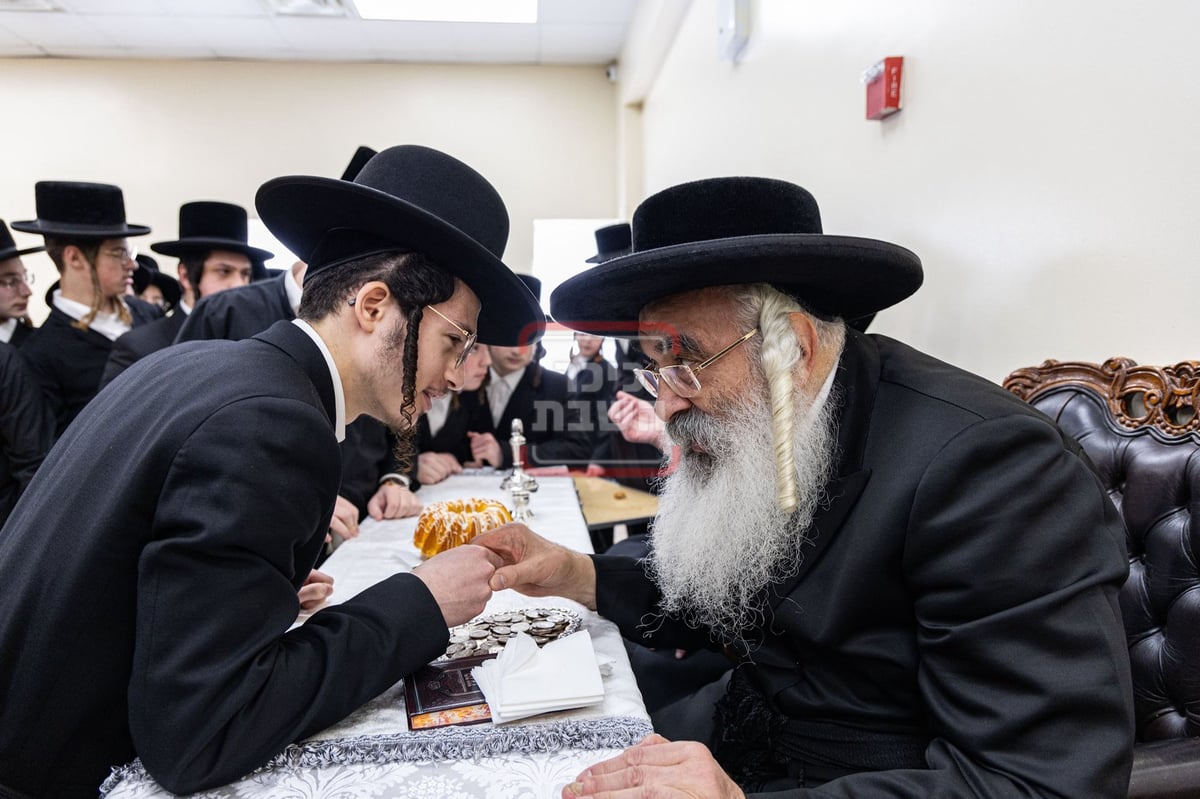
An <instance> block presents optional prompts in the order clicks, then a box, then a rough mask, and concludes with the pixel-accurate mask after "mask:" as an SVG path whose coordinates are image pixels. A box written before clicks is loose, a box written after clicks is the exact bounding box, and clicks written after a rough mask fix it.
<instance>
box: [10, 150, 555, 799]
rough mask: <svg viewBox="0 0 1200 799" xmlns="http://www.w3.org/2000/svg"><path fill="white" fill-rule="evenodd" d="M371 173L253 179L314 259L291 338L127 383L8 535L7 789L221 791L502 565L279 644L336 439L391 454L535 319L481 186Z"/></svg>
mask: <svg viewBox="0 0 1200 799" xmlns="http://www.w3.org/2000/svg"><path fill="white" fill-rule="evenodd" d="M377 159H378V160H377V161H373V162H372V163H371V164H369V165H368V166H367V167H365V168H364V169H363V171H362V172H361V173H360V174H359V176H358V177H357V178H356V181H355V182H354V183H350V182H347V181H338V180H332V179H325V178H319V177H312V176H293V177H285V178H276V179H275V180H272V181H269V182H268V183H266V184H264V185H263V186H262V187H261V188H260V189H259V192H258V195H257V201H256V204H257V208H258V210H259V213H260V215H261V217H262V219H263V221H264V222H265V223H266V224H267V226H268V227H269V228H270V230H271V231H272V232H273V233H274V234H275V236H276V237H278V238H279V240H280V241H282V242H284V243H285V244H286V245H287V247H288V248H289V249H290V250H292V251H293V252H297V253H302V254H303V257H304V258H305V260H306V262H307V263H308V264H309V271H308V274H307V275H306V278H305V292H304V300H303V303H302V304H301V307H300V318H299V319H298V320H296V321H294V322H278V323H276V324H275V325H274V326H272V327H271V328H270V329H269V330H267V331H266V332H264V333H261V334H260V335H258V336H255V337H254V338H251V339H246V340H242V341H237V342H230V341H210V342H198V343H194V344H187V345H181V346H180V347H179V348H175V349H168V350H163V351H161V352H158V353H155V354H153V355H151V356H149V357H147V358H144V359H142V361H139V362H138V363H136V364H134V365H133V366H131V367H130V368H129V370H128V373H127V374H126V375H124V376H123V377H122V378H121V379H120V380H117V381H115V382H114V383H113V385H111V386H110V387H109V388H108V389H106V390H105V391H104V392H103V393H102V394H100V395H99V397H97V399H96V401H95V403H94V404H93V405H91V406H89V407H88V408H87V409H86V410H85V411H84V412H83V414H81V415H80V417H79V419H78V420H77V424H75V425H72V427H71V428H70V430H68V432H67V434H66V435H65V436H64V437H63V438H62V439H61V440H60V441H59V442H58V445H57V446H56V447H55V448H54V450H53V451H52V452H51V455H50V456H49V458H48V459H47V461H46V462H45V464H44V466H43V468H42V469H41V470H40V471H39V472H38V474H37V475H36V476H35V477H34V480H33V482H32V483H31V484H30V487H29V489H28V491H26V493H25V495H24V496H23V497H22V498H21V500H20V502H18V504H17V507H16V510H15V511H14V513H13V515H12V516H11V517H10V518H9V521H8V524H7V525H5V527H4V528H3V530H0V584H3V586H4V601H5V612H4V613H3V614H0V696H3V697H4V701H3V702H2V703H0V794H3V795H5V796H8V795H11V794H12V793H14V792H15V793H17V794H25V795H28V796H35V797H40V796H58V795H66V796H85V795H95V793H96V789H97V786H98V785H99V784H100V783H101V781H103V780H104V778H105V777H106V776H107V775H108V773H109V769H110V768H111V767H113V766H117V765H120V764H122V763H125V762H127V761H129V760H132V759H133V758H134V757H135V756H136V757H139V758H140V759H141V762H142V764H143V765H144V766H145V768H146V770H147V771H148V772H149V773H150V774H151V776H153V777H154V778H155V779H156V780H158V782H159V783H160V784H161V785H162V786H163V787H164V788H166V789H167V790H169V791H171V792H173V793H191V792H195V791H200V790H204V789H207V788H212V787H215V786H218V785H222V784H225V783H228V782H230V781H233V780H235V779H238V778H240V777H242V776H243V775H245V774H247V773H248V772H250V771H251V770H253V769H254V768H256V767H258V766H260V765H262V764H263V763H265V762H266V761H267V760H269V759H270V758H271V757H272V756H274V755H275V754H276V753H278V752H280V751H281V750H282V749H283V748H284V747H285V746H287V745H288V744H289V743H291V742H293V741H295V740H297V739H300V738H303V737H306V736H308V735H311V734H313V733H315V732H317V731H319V730H321V729H324V728H325V727H328V726H329V725H331V724H333V723H335V722H337V721H339V720H340V719H342V718H344V717H345V716H346V715H347V714H349V713H350V712H351V711H353V710H355V709H356V708H357V707H359V706H360V705H362V704H363V703H364V702H366V701H367V700H369V699H371V698H373V697H375V696H377V695H379V693H380V692H382V691H383V690H384V689H386V688H388V687H389V686H391V685H393V684H395V683H396V681H397V680H399V679H401V678H403V677H404V676H405V675H407V674H408V673H410V672H412V671H413V670H415V669H416V668H418V667H419V666H421V665H423V664H425V663H427V662H429V661H430V660H432V659H433V658H434V657H436V656H437V655H438V654H439V653H440V652H442V651H443V650H444V649H445V647H446V644H447V642H448V638H449V633H448V629H447V627H448V626H450V625H455V624H460V623H462V622H465V621H466V620H468V619H470V618H471V617H473V616H474V615H476V614H478V613H479V612H480V611H482V609H483V607H484V603H485V602H486V601H487V599H488V598H489V597H490V596H491V591H490V590H489V588H488V578H489V577H490V576H491V574H492V573H493V570H494V562H498V559H495V558H494V556H493V555H492V554H491V553H489V552H487V551H486V550H484V549H482V548H480V547H473V546H463V547H458V548H456V549H452V550H449V551H448V552H445V553H442V554H441V555H438V556H437V557H434V558H431V559H429V560H427V561H425V562H424V563H423V564H422V565H420V566H419V567H418V568H417V569H415V570H413V572H412V573H411V574H408V573H404V574H396V575H393V576H391V577H388V578H387V579H385V580H383V581H381V582H379V583H377V584H376V585H374V586H372V587H370V588H368V589H367V590H365V591H363V592H362V593H360V594H358V595H357V596H355V597H353V598H351V599H349V600H347V601H346V602H344V603H342V604H340V605H335V606H332V607H328V608H325V609H323V610H321V611H320V612H318V613H315V614H313V615H312V616H311V617H310V618H309V619H308V620H307V621H306V622H305V623H304V624H303V625H301V626H299V627H296V628H295V629H289V628H290V627H291V626H292V624H293V622H295V621H296V617H297V611H298V603H297V598H296V597H297V595H296V592H297V589H298V588H299V587H300V584H301V583H302V581H303V580H304V579H305V578H306V576H307V575H308V574H309V571H310V569H311V568H312V565H313V562H314V561H315V559H316V557H317V553H318V552H319V551H320V550H321V548H322V546H323V543H324V538H325V533H326V530H328V528H329V519H330V516H331V514H332V512H333V507H334V502H335V499H336V496H337V490H338V483H339V478H340V474H339V468H338V462H339V459H340V458H339V453H338V446H337V444H338V439H339V438H340V437H341V435H342V434H343V431H344V429H345V425H346V423H347V422H348V421H351V420H353V419H355V418H357V417H358V416H359V415H364V414H365V415H370V416H372V417H373V418H376V419H379V420H381V421H383V422H384V423H386V424H387V425H388V426H389V427H390V428H392V429H393V430H395V432H396V434H397V436H398V438H399V439H400V440H401V441H402V442H403V441H405V440H406V439H407V438H408V437H409V436H411V431H412V428H413V425H414V423H415V419H416V416H417V414H419V413H420V412H421V411H423V410H424V409H425V408H426V407H427V405H428V403H429V401H430V400H431V399H432V398H434V397H436V396H438V395H440V394H442V393H444V392H446V391H448V390H454V389H457V388H459V384H460V381H461V380H462V361H463V359H464V357H465V355H466V352H467V350H469V349H470V348H471V346H472V345H473V344H474V340H475V337H476V329H477V330H478V335H479V336H480V337H482V338H483V339H484V340H490V341H494V342H500V343H506V342H513V341H516V339H517V337H518V334H519V333H520V331H521V330H522V328H523V327H524V326H525V325H527V324H529V323H532V322H533V321H535V320H536V319H538V318H540V314H541V311H540V309H539V308H538V305H537V302H536V300H534V299H533V297H532V296H531V295H530V294H529V292H528V290H527V289H526V288H525V287H524V285H523V284H522V283H521V282H520V281H518V280H517V279H516V277H515V276H513V275H512V273H511V272H510V271H509V270H508V268H507V267H506V266H505V265H504V264H503V263H502V262H501V261H500V257H501V256H502V254H503V250H504V245H505V243H506V240H507V237H508V215H507V212H506V210H505V208H504V204H503V201H502V200H501V199H500V196H499V194H497V193H496V191H495V189H494V188H492V186H491V184H489V183H488V182H487V181H486V180H485V179H484V178H483V177H482V176H481V175H479V174H478V173H477V172H475V171H474V170H473V169H471V168H470V167H469V166H467V165H466V164H463V163H462V162H460V161H457V160H456V159H454V158H451V157H450V156H448V155H445V154H443V153H440V152H438V151H436V150H431V149H428V148H425V147H415V146H403V147H394V148H390V149H388V150H385V151H383V152H381V153H380V154H379V155H378V156H377ZM413 176H417V177H416V178H415V179H414V177H413ZM477 325H478V327H476V326H477ZM130 442H137V446H138V457H137V458H129V459H121V460H119V461H106V462H104V463H103V466H104V468H97V459H100V458H103V457H104V456H105V455H106V454H107V453H111V452H115V451H120V450H122V449H124V448H125V447H128V446H129V445H130Z"/></svg>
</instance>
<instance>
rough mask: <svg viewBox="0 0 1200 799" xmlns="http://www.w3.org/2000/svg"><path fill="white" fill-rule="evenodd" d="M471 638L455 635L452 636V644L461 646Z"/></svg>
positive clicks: (460, 634)
mask: <svg viewBox="0 0 1200 799" xmlns="http://www.w3.org/2000/svg"><path fill="white" fill-rule="evenodd" d="M469 638H470V636H468V635H464V634H463V633H455V634H454V635H452V636H450V643H452V644H461V643H462V642H463V641H466V640H468V639H469Z"/></svg>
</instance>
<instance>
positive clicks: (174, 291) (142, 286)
mask: <svg viewBox="0 0 1200 799" xmlns="http://www.w3.org/2000/svg"><path fill="white" fill-rule="evenodd" d="M150 285H155V286H158V290H159V291H161V292H162V294H163V302H164V303H165V304H166V305H167V307H168V308H174V307H175V306H176V305H178V304H179V299H180V298H181V297H182V296H183V288H182V287H181V286H180V285H179V281H178V280H176V279H175V278H173V277H171V276H170V275H167V274H163V273H162V272H160V271H159V270H158V262H157V261H155V260H154V259H153V258H151V257H150V256H149V255H144V254H139V255H138V257H137V269H134V270H133V290H134V293H136V294H141V293H142V292H143V291H145V290H146V287H147V286H150Z"/></svg>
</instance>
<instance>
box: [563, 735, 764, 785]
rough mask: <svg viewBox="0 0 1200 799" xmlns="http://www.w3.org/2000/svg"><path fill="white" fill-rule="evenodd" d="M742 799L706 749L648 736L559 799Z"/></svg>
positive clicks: (595, 768)
mask: <svg viewBox="0 0 1200 799" xmlns="http://www.w3.org/2000/svg"><path fill="white" fill-rule="evenodd" d="M581 796H588V797H592V799H618V797H620V799H639V797H642V798H643V799H668V797H679V799H693V798H695V799H699V798H700V797H703V799H745V796H746V795H745V794H744V793H742V789H741V788H739V787H738V786H737V784H736V783H734V781H733V780H731V779H729V776H728V775H727V774H726V773H725V772H724V771H722V770H721V767H720V766H719V765H717V761H716V760H714V759H713V756H712V753H711V752H709V751H708V747H706V746H704V745H703V744H700V743H696V742H695V741H678V742H674V743H672V742H671V741H668V740H667V739H666V738H664V737H662V736H661V735H648V736H646V737H645V738H644V739H642V741H641V743H639V744H637V745H636V746H631V747H629V748H628V749H626V750H625V751H624V752H622V753H621V754H619V755H617V756H616V757H614V758H613V759H612V760H605V761H604V762H603V763H597V764H596V765H594V766H592V767H591V768H589V769H588V770H587V771H585V772H583V773H582V774H580V775H579V777H578V778H577V779H576V780H575V782H573V783H571V784H570V785H568V786H566V787H565V788H563V790H562V799H578V797H581Z"/></svg>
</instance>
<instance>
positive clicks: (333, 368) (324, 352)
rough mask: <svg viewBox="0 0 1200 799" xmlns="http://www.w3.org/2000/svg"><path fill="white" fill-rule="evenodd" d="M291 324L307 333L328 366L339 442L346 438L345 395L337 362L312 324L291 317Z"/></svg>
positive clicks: (334, 428) (335, 433) (334, 431)
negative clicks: (331, 381)
mask: <svg viewBox="0 0 1200 799" xmlns="http://www.w3.org/2000/svg"><path fill="white" fill-rule="evenodd" d="M292 324H293V325H295V326H296V327H298V328H300V329H301V330H303V331H304V332H305V333H307V334H308V337H309V338H311V339H312V340H313V343H314V344H316V345H317V349H319V350H320V351H321V357H322V358H324V359H325V365H326V366H328V367H329V377H330V378H331V379H332V380H333V408H334V415H335V416H336V417H337V418H336V419H334V420H333V434H334V435H335V436H337V440H338V443H339V444H340V443H342V442H343V441H345V440H346V395H345V393H344V392H343V391H342V376H341V375H339V374H338V368H337V364H336V363H334V362H333V354H332V353H331V352H330V351H329V347H327V346H325V340H324V339H322V338H321V335H320V334H319V333H317V331H316V330H314V329H313V326H312V325H310V324H309V323H308V322H305V321H304V320H303V319H293V320H292Z"/></svg>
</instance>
